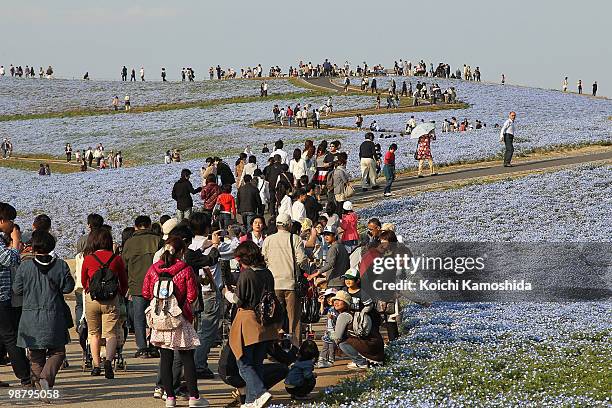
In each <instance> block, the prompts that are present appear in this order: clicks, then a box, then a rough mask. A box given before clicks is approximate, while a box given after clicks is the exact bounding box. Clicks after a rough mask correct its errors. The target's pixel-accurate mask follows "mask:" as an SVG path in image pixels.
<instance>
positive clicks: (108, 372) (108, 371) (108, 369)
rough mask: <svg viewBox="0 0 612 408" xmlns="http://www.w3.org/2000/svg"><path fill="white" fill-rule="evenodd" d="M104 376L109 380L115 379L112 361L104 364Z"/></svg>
mask: <svg viewBox="0 0 612 408" xmlns="http://www.w3.org/2000/svg"><path fill="white" fill-rule="evenodd" d="M104 376H105V377H106V378H107V379H108V380H112V379H113V378H115V373H114V372H113V362H112V361H110V360H106V361H105V362H104Z"/></svg>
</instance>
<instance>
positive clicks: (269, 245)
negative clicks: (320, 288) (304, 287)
mask: <svg viewBox="0 0 612 408" xmlns="http://www.w3.org/2000/svg"><path fill="white" fill-rule="evenodd" d="M292 222H293V221H292V220H291V217H290V216H289V215H287V214H279V215H278V217H277V218H276V227H277V229H278V232H277V233H276V234H272V235H269V236H268V237H267V238H266V239H265V241H264V243H263V247H262V249H261V252H262V254H263V256H264V258H265V260H266V264H267V265H268V269H270V272H272V275H273V276H274V289H275V292H276V296H277V297H278V300H279V301H280V303H281V304H282V305H283V306H284V307H285V309H286V310H287V317H288V319H289V327H288V333H289V334H291V335H292V342H293V344H295V345H296V346H299V344H300V337H301V333H300V314H301V310H302V305H301V299H300V298H299V296H298V294H296V292H295V282H296V276H298V274H300V273H302V270H303V269H306V267H307V266H308V257H307V256H306V252H305V251H304V243H303V242H302V240H301V239H300V237H298V236H297V235H295V234H292V233H291V232H289V230H290V228H291V224H292Z"/></svg>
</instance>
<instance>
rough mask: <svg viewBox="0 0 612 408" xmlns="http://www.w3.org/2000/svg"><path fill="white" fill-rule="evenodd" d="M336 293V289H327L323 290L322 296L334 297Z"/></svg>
mask: <svg viewBox="0 0 612 408" xmlns="http://www.w3.org/2000/svg"><path fill="white" fill-rule="evenodd" d="M336 293H338V289H336V288H327V289H325V292H323V296H324V297H327V296H329V295H335V294H336Z"/></svg>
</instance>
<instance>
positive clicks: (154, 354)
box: [146, 347, 159, 358]
mask: <svg viewBox="0 0 612 408" xmlns="http://www.w3.org/2000/svg"><path fill="white" fill-rule="evenodd" d="M146 352H147V355H148V356H149V357H150V358H159V350H158V349H156V348H155V347H149V348H148V349H147V350H146Z"/></svg>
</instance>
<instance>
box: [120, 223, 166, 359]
mask: <svg viewBox="0 0 612 408" xmlns="http://www.w3.org/2000/svg"><path fill="white" fill-rule="evenodd" d="M160 246H161V238H160V236H159V235H157V234H156V233H155V232H153V230H151V218H149V217H148V216H146V215H140V216H138V217H136V219H135V220H134V235H132V237H131V238H130V239H128V240H127V241H126V242H125V245H123V252H122V254H121V258H122V259H123V262H124V263H125V268H126V271H127V276H128V286H129V291H130V294H129V298H128V299H129V306H130V310H131V311H132V312H131V314H132V320H133V324H134V337H135V340H136V346H137V348H138V350H137V351H136V355H135V356H134V357H136V358H148V357H151V356H152V354H153V355H156V354H157V353H153V350H152V349H151V348H150V347H149V344H148V343H147V322H146V318H145V310H146V308H147V306H149V302H147V300H146V299H144V298H143V297H142V282H143V281H144V277H145V275H146V274H147V271H148V270H149V268H150V267H151V265H153V256H154V255H155V252H157V251H158V250H159V248H160Z"/></svg>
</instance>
